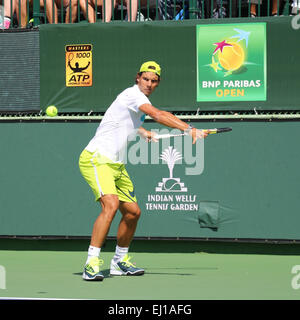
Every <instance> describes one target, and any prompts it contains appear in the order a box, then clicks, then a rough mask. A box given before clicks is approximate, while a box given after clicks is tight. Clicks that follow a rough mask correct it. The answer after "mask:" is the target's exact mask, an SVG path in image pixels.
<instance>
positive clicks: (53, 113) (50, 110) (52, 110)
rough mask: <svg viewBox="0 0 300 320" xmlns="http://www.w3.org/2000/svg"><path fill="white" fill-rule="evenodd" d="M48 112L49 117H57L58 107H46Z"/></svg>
mask: <svg viewBox="0 0 300 320" xmlns="http://www.w3.org/2000/svg"><path fill="white" fill-rule="evenodd" d="M46 114H47V116H49V117H55V116H56V115H57V108H56V107H55V106H49V107H48V108H47V109H46Z"/></svg>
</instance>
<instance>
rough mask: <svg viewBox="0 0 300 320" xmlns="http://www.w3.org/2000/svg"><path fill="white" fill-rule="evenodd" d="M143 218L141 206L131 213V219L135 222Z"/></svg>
mask: <svg viewBox="0 0 300 320" xmlns="http://www.w3.org/2000/svg"><path fill="white" fill-rule="evenodd" d="M140 216H141V209H140V207H139V206H136V207H135V208H134V210H132V211H131V212H130V218H131V219H133V220H138V219H139V218H140Z"/></svg>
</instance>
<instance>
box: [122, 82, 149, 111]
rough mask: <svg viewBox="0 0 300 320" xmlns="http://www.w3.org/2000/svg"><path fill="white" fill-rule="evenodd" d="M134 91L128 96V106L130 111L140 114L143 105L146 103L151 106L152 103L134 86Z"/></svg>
mask: <svg viewBox="0 0 300 320" xmlns="http://www.w3.org/2000/svg"><path fill="white" fill-rule="evenodd" d="M133 89H134V90H130V92H129V94H128V95H127V99H128V100H127V106H128V108H129V109H130V110H132V111H134V112H138V111H139V107H140V106H141V105H143V104H145V103H148V104H151V102H150V100H149V99H148V98H147V97H146V96H145V95H144V94H143V93H142V92H141V91H140V89H139V88H138V87H137V86H136V87H135V86H134V87H133Z"/></svg>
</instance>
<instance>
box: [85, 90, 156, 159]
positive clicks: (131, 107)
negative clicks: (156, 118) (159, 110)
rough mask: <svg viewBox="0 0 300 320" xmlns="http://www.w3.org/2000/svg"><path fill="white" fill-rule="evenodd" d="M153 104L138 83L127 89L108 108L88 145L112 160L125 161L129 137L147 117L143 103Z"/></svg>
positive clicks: (92, 150) (89, 149)
mask: <svg viewBox="0 0 300 320" xmlns="http://www.w3.org/2000/svg"><path fill="white" fill-rule="evenodd" d="M145 103H148V104H151V102H150V101H149V99H148V98H147V96H146V95H144V93H142V92H141V90H140V89H139V87H138V86H137V85H134V86H132V87H130V88H127V89H125V90H124V91H123V92H121V93H120V94H119V95H118V96H117V98H116V99H115V101H114V102H113V103H112V104H111V105H110V107H109V108H108V109H107V110H106V112H105V114H104V117H103V119H102V121H101V122H100V125H99V126H98V128H97V131H96V134H95V136H94V137H93V138H92V140H91V141H90V142H89V144H88V145H87V146H86V148H85V149H86V150H87V151H89V152H96V151H98V152H97V153H98V154H100V155H101V156H104V157H107V158H109V159H110V160H111V161H112V162H116V163H117V162H121V163H123V162H124V157H125V153H124V152H126V146H127V141H128V137H130V136H132V135H133V134H136V133H137V130H138V128H139V127H140V126H141V125H142V123H143V122H144V119H145V116H146V115H145V114H144V113H143V112H142V111H140V110H139V107H140V106H141V105H142V104H145Z"/></svg>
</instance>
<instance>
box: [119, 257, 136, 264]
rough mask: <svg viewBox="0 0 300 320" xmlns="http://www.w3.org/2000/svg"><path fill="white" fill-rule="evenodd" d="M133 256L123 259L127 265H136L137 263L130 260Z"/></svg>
mask: <svg viewBox="0 0 300 320" xmlns="http://www.w3.org/2000/svg"><path fill="white" fill-rule="evenodd" d="M131 258H132V257H129V256H127V257H125V258H124V260H123V261H122V262H123V263H124V264H125V266H126V267H135V263H132V262H130V261H129V260H130V259H131Z"/></svg>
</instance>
